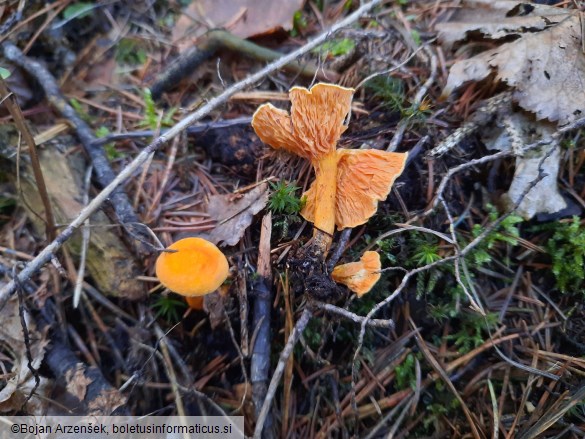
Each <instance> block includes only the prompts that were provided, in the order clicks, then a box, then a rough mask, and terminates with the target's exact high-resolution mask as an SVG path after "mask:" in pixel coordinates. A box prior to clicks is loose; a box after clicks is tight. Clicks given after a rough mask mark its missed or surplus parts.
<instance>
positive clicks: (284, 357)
mask: <svg viewBox="0 0 585 439" xmlns="http://www.w3.org/2000/svg"><path fill="white" fill-rule="evenodd" d="M312 314H313V313H312V312H311V310H310V309H309V308H305V310H304V311H303V313H302V314H301V317H300V318H299V320H297V324H296V325H295V328H294V329H293V332H292V333H291V335H290V337H289V339H288V341H287V342H286V346H285V347H284V349H283V350H282V352H281V353H280V358H279V359H278V364H277V365H276V369H275V370H274V374H273V375H272V379H271V380H270V385H269V386H268V391H267V392H266V398H265V399H264V403H263V404H262V409H261V410H260V414H259V415H258V420H257V421H256V428H255V429H254V439H261V437H262V430H263V429H264V423H265V422H266V418H267V417H268V412H269V410H270V406H271V405H272V400H273V399H274V395H275V394H276V389H277V388H278V385H279V384H280V378H281V377H282V374H283V372H284V368H285V366H286V363H287V361H288V358H289V357H290V356H291V354H292V352H293V349H294V347H295V345H296V344H297V341H298V339H299V338H300V336H301V334H302V333H303V331H304V330H305V328H306V327H307V323H309V320H310V319H311V316H312Z"/></svg>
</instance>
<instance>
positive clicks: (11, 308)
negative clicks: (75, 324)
mask: <svg viewBox="0 0 585 439" xmlns="http://www.w3.org/2000/svg"><path fill="white" fill-rule="evenodd" d="M24 316H25V321H26V323H27V327H28V332H29V339H30V343H31V349H30V354H31V356H32V367H33V368H35V369H38V368H39V366H40V365H41V362H42V361H43V357H44V355H45V349H46V347H47V345H48V344H49V342H48V341H47V334H46V331H43V332H40V331H38V330H37V329H36V327H35V324H34V321H33V320H32V319H31V318H30V315H29V314H28V312H26V311H25V313H24ZM0 321H1V322H2V324H1V325H0V357H2V358H3V359H4V361H3V362H4V365H5V366H8V365H10V366H11V367H10V370H8V373H9V377H8V379H2V380H0V388H1V390H0V412H2V413H5V412H10V411H18V410H20V409H21V408H22V404H24V402H25V401H26V399H27V398H28V395H29V394H30V392H31V391H32V390H33V389H34V387H35V379H34V375H33V373H32V372H31V370H30V369H29V367H28V359H27V352H26V345H25V343H24V336H23V332H22V325H21V323H20V314H19V309H18V298H17V297H13V298H12V299H10V300H9V301H8V302H7V303H6V305H5V306H4V307H3V308H1V309H0ZM48 391H49V386H48V380H47V379H46V378H43V377H41V383H40V385H39V388H38V389H37V390H36V391H35V395H33V397H32V398H31V400H30V401H29V402H28V404H27V412H28V413H29V414H33V413H40V411H41V410H42V407H43V406H44V404H45V401H46V399H45V397H47V396H48ZM37 395H39V396H41V397H42V398H40V397H39V396H37Z"/></svg>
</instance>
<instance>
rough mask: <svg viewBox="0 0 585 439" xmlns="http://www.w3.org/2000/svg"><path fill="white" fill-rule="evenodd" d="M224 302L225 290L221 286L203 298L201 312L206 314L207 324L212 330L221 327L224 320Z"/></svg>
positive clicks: (225, 297)
mask: <svg viewBox="0 0 585 439" xmlns="http://www.w3.org/2000/svg"><path fill="white" fill-rule="evenodd" d="M226 300H227V289H226V288H224V287H223V286H222V287H220V288H219V289H218V290H217V291H215V292H213V293H211V294H208V295H206V296H205V297H204V298H203V310H204V311H205V312H206V313H207V317H208V318H209V324H210V326H211V329H213V330H215V328H217V327H219V326H220V325H222V324H223V322H224V320H225V316H226V314H225V306H226Z"/></svg>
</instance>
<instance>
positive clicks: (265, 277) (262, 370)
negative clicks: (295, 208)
mask: <svg viewBox="0 0 585 439" xmlns="http://www.w3.org/2000/svg"><path fill="white" fill-rule="evenodd" d="M271 236H272V214H271V213H270V212H268V213H267V214H266V215H264V218H262V227H261V231H260V244H259V245H258V280H257V281H256V282H254V293H255V295H254V296H255V297H254V332H255V333H256V341H255V342H254V349H253V351H252V364H251V365H250V370H251V372H250V375H251V379H252V400H253V401H254V412H255V414H256V416H258V415H259V414H260V407H261V406H262V403H263V402H264V399H265V398H266V388H267V385H268V372H269V371H270V345H271V339H270V338H271V337H270V311H271V308H272V307H271V306H270V305H271V302H272V267H271V264H270V237H271ZM266 423H267V425H268V426H269V427H270V425H271V422H270V418H268V419H267V421H266Z"/></svg>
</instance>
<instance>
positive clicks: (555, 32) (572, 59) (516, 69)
mask: <svg viewBox="0 0 585 439" xmlns="http://www.w3.org/2000/svg"><path fill="white" fill-rule="evenodd" d="M493 71H495V72H496V78H497V79H499V80H502V81H504V82H505V83H507V84H508V85H509V86H510V87H512V89H513V90H514V91H513V97H514V100H515V101H516V102H517V103H518V104H519V105H520V106H521V107H522V108H524V109H525V110H528V111H531V112H533V113H535V114H536V117H537V119H539V120H540V119H548V120H550V121H553V122H558V123H559V124H560V125H564V124H567V123H570V122H572V121H574V120H575V119H577V118H580V117H581V116H582V115H583V114H584V113H585V82H584V81H583V80H582V78H583V77H584V75H585V55H584V54H583V52H582V48H581V25H580V21H579V17H577V16H567V17H566V18H565V19H564V20H563V21H562V22H560V23H558V24H556V25H554V26H551V27H549V28H548V29H546V30H543V31H541V32H536V33H525V34H523V36H522V37H521V38H519V39H517V40H516V41H513V42H511V43H506V44H502V45H501V46H500V47H498V48H496V49H492V50H488V51H486V52H483V53H481V54H479V55H477V56H474V57H473V58H470V59H467V60H463V61H459V62H457V63H455V64H454V65H453V67H452V68H451V71H450V72H449V78H448V80H447V85H446V86H445V89H444V90H443V95H444V96H447V95H449V94H450V93H451V92H452V91H453V90H455V89H456V88H458V87H459V86H461V85H462V84H463V83H465V82H468V81H479V80H482V79H485V78H486V77H487V76H488V75H489V74H490V73H492V72H493Z"/></svg>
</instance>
